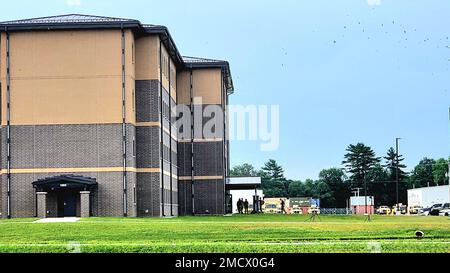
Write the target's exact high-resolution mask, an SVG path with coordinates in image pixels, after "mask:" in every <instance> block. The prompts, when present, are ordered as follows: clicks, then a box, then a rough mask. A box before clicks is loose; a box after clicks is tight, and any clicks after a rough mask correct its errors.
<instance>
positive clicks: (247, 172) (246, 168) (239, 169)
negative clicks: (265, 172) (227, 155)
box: [230, 163, 258, 177]
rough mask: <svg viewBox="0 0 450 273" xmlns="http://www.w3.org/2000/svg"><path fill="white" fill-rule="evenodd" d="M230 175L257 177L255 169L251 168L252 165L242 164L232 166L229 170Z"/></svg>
mask: <svg viewBox="0 0 450 273" xmlns="http://www.w3.org/2000/svg"><path fill="white" fill-rule="evenodd" d="M230 175H231V176H235V177H255V176H258V171H257V170H256V169H255V167H253V165H251V164H248V163H244V164H241V165H237V166H234V167H233V168H232V169H231V170H230Z"/></svg>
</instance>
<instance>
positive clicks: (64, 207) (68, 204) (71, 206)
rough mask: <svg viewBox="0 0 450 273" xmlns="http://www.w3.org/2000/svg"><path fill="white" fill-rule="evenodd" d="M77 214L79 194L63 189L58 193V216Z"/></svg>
mask: <svg viewBox="0 0 450 273" xmlns="http://www.w3.org/2000/svg"><path fill="white" fill-rule="evenodd" d="M75 216H77V194H76V192H64V191H62V192H61V193H60V194H59V195H58V217H75Z"/></svg>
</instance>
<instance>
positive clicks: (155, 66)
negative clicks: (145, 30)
mask: <svg viewBox="0 0 450 273" xmlns="http://www.w3.org/2000/svg"><path fill="white" fill-rule="evenodd" d="M158 50H159V38H158V36H157V35H152V36H143V37H139V38H138V39H137V40H136V80H157V79H159V52H158Z"/></svg>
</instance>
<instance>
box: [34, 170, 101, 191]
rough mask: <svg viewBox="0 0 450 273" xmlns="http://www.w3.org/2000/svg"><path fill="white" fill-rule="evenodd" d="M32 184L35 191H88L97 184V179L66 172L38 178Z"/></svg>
mask: <svg viewBox="0 0 450 273" xmlns="http://www.w3.org/2000/svg"><path fill="white" fill-rule="evenodd" d="M32 184H33V187H34V188H36V189H37V191H49V190H58V189H72V190H80V191H90V190H91V189H93V188H94V187H96V186H97V181H96V179H95V178H92V177H85V176H77V175H70V174H68V175H59V176H54V177H47V178H44V179H39V180H38V181H35V182H33V183H32Z"/></svg>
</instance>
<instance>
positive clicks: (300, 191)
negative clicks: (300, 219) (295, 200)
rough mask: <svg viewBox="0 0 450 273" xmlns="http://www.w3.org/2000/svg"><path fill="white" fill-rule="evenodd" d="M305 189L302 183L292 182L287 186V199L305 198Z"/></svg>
mask: <svg viewBox="0 0 450 273" xmlns="http://www.w3.org/2000/svg"><path fill="white" fill-rule="evenodd" d="M305 196H308V195H307V189H306V186H305V184H304V183H303V182H302V181H292V182H291V183H290V184H289V197H305Z"/></svg>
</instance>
